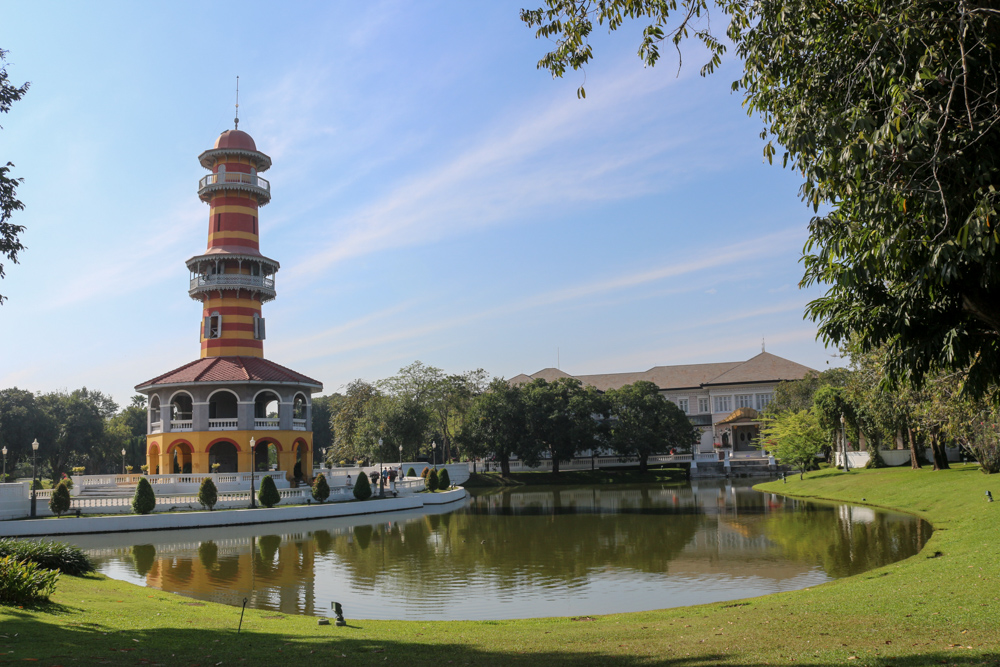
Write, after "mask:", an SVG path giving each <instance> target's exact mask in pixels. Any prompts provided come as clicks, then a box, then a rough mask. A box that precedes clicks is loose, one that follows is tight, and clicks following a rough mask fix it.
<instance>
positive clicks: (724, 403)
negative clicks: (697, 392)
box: [714, 396, 733, 412]
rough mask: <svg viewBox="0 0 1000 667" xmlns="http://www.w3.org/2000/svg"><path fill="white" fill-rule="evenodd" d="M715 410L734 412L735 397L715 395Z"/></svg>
mask: <svg viewBox="0 0 1000 667" xmlns="http://www.w3.org/2000/svg"><path fill="white" fill-rule="evenodd" d="M714 398H715V412H732V411H733V397H732V396H715V397H714Z"/></svg>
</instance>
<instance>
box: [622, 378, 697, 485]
mask: <svg viewBox="0 0 1000 667" xmlns="http://www.w3.org/2000/svg"><path fill="white" fill-rule="evenodd" d="M605 397H606V398H607V401H608V406H609V411H610V415H611V422H610V424H611V446H612V447H613V448H614V449H615V451H617V452H618V453H619V454H620V455H622V456H636V457H638V458H639V472H646V470H647V469H648V466H649V456H650V455H651V454H661V453H666V452H668V451H670V450H671V449H676V450H678V451H688V450H690V449H691V446H692V445H693V444H694V443H696V442H697V441H698V439H699V437H700V435H701V433H700V431H698V429H696V428H695V427H694V426H692V425H691V422H690V421H689V420H688V418H687V415H685V414H684V412H683V411H682V410H681V409H680V408H679V407H677V406H676V405H674V404H673V403H672V402H670V401H668V400H666V399H665V398H663V396H662V395H661V394H660V390H659V388H658V387H657V386H656V385H655V384H653V383H652V382H648V381H646V380H640V381H638V382H635V383H633V384H627V385H625V386H624V387H621V388H619V389H612V390H610V391H608V392H606V393H605Z"/></svg>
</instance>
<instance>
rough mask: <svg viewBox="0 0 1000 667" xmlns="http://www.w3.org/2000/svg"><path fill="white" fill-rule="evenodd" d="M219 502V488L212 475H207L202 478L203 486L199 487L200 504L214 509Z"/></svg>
mask: <svg viewBox="0 0 1000 667" xmlns="http://www.w3.org/2000/svg"><path fill="white" fill-rule="evenodd" d="M217 502H219V489H218V488H216V486H215V482H214V481H212V478H211V477H206V478H205V479H203V480H201V486H200V487H198V504H200V505H201V506H202V507H207V508H208V509H209V510H212V509H213V508H214V507H215V504H216V503H217Z"/></svg>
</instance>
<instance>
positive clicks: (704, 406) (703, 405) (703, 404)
mask: <svg viewBox="0 0 1000 667" xmlns="http://www.w3.org/2000/svg"><path fill="white" fill-rule="evenodd" d="M709 412H711V411H710V410H709V409H708V399H707V398H699V399H698V414H701V415H704V414H708V413H709Z"/></svg>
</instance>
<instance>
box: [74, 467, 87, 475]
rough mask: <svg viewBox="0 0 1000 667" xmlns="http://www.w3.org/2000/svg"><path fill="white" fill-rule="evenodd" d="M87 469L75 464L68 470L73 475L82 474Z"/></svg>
mask: <svg viewBox="0 0 1000 667" xmlns="http://www.w3.org/2000/svg"><path fill="white" fill-rule="evenodd" d="M86 470H87V469H86V468H85V467H84V466H77V467H75V468H70V471H71V472H72V473H73V474H74V475H82V474H83V473H84V472H85V471H86Z"/></svg>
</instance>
